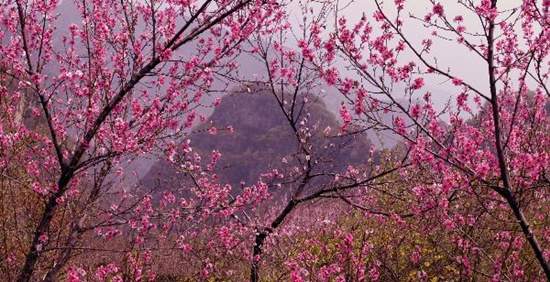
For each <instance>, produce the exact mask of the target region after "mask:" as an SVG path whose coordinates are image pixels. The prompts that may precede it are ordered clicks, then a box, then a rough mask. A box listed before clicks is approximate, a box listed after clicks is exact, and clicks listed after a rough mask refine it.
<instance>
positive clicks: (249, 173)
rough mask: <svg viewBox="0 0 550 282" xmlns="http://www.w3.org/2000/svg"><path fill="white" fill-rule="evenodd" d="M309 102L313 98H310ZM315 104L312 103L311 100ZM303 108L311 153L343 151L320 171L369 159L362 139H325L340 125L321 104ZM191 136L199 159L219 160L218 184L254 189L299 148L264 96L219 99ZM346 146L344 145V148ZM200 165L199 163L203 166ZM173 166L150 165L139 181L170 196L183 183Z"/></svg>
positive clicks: (282, 118) (329, 158)
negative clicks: (310, 129)
mask: <svg viewBox="0 0 550 282" xmlns="http://www.w3.org/2000/svg"><path fill="white" fill-rule="evenodd" d="M311 98H314V97H311ZM310 100H315V99H310ZM307 104H308V105H307V106H306V107H305V108H306V112H307V113H309V115H310V116H309V125H310V126H312V127H316V128H317V129H316V130H315V132H316V134H315V135H314V136H313V139H312V140H313V143H314V146H313V152H314V153H316V154H323V153H326V152H325V151H326V148H325V146H327V145H328V144H329V143H335V144H336V145H337V146H343V147H342V148H341V149H339V150H337V151H336V153H335V154H331V155H330V156H327V157H325V158H324V160H326V162H325V163H323V164H321V165H319V167H320V169H324V170H325V169H330V170H333V171H334V169H338V170H339V169H345V168H346V167H347V166H348V165H349V164H354V165H360V164H364V163H365V162H366V160H367V158H368V156H367V154H368V148H369V147H370V142H369V141H368V139H367V138H366V137H365V136H363V135H361V136H356V137H355V138H354V137H339V138H327V137H324V136H323V133H322V131H323V130H324V129H325V128H326V127H327V126H330V127H331V128H332V130H331V135H336V134H337V133H338V132H339V124H338V121H337V119H336V117H335V116H334V114H332V113H331V112H330V111H329V110H328V109H327V107H326V105H325V104H324V103H323V102H322V101H321V100H315V101H310V102H308V103H307ZM211 125H214V126H216V127H217V128H225V127H227V126H228V125H231V126H232V127H233V132H228V131H219V132H217V133H216V134H214V135H212V134H211V133H209V132H208V131H207V130H206V129H207V128H210V127H211ZM195 131H198V132H197V133H194V134H192V135H191V138H190V139H191V144H190V145H191V147H192V148H193V151H195V152H197V153H199V154H200V155H201V156H202V157H203V159H206V161H208V160H209V158H210V154H211V152H212V151H213V150H218V151H219V152H220V153H221V155H222V157H221V159H220V161H219V162H218V168H219V169H218V171H217V173H218V175H219V177H220V179H221V180H222V182H227V183H231V184H239V183H240V182H241V181H244V182H245V183H248V184H250V183H253V182H255V181H256V180H257V179H258V176H259V175H260V174H261V173H264V172H266V171H268V170H270V169H271V168H277V167H278V166H280V165H281V160H282V159H283V158H286V159H289V160H290V159H292V156H293V155H294V154H295V153H296V152H297V150H298V146H297V141H296V138H295V137H294V133H293V131H292V128H291V127H290V125H289V123H288V121H287V120H286V118H285V116H284V115H283V113H282V111H281V110H280V108H279V107H278V105H277V102H276V99H275V98H274V97H273V96H272V94H271V93H270V92H269V91H265V90H261V89H260V90H257V91H250V92H248V91H236V92H234V93H231V94H229V95H227V96H225V97H223V98H222V100H221V103H220V105H219V106H218V107H217V108H216V109H215V110H214V112H213V114H212V116H211V117H210V118H209V119H208V120H207V121H206V122H204V123H203V124H201V125H199V126H197V127H196V128H195ZM344 144H345V145H344ZM203 162H204V161H203ZM185 181H186V180H185V177H184V176H182V175H181V174H180V173H179V172H178V170H177V169H176V168H175V166H174V165H173V164H171V163H170V162H169V161H167V160H160V161H158V162H157V163H155V164H154V165H153V166H152V168H151V170H150V171H149V173H148V174H147V175H145V177H143V178H142V184H143V186H144V188H146V189H147V190H149V189H151V188H158V189H160V190H165V189H168V190H172V188H174V187H175V186H177V185H182V183H185Z"/></svg>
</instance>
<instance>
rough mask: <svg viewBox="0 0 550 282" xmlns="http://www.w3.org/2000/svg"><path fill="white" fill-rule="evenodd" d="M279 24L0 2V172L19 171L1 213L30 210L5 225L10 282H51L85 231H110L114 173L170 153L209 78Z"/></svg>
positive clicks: (188, 8) (173, 7) (97, 4)
mask: <svg viewBox="0 0 550 282" xmlns="http://www.w3.org/2000/svg"><path fill="white" fill-rule="evenodd" d="M66 14H76V16H75V17H76V18H75V19H69V20H67V19H63V16H64V15H66ZM280 16H281V12H280V11H279V6H278V4H276V3H275V2H273V1H251V0H250V1H249V0H243V1H232V0H229V1H212V0H206V1H137V2H132V1H130V2H128V1H126V2H114V1H74V3H72V1H64V2H63V3H59V2H58V1H32V0H28V1H26V0H25V1H23V0H21V1H20V0H17V1H3V2H2V3H0V19H1V20H0V25H1V28H0V42H1V46H0V70H1V72H0V76H1V82H2V84H1V85H0V98H1V104H0V105H1V110H0V112H1V113H2V114H1V120H0V122H1V126H0V144H1V146H0V158H1V159H0V170H2V177H3V179H4V177H5V179H11V180H13V179H15V180H17V177H16V175H9V174H10V173H11V172H13V171H14V170H13V168H14V166H22V167H21V168H20V169H19V172H20V173H21V174H22V175H25V178H24V180H23V178H19V179H20V180H21V181H20V182H21V183H19V184H20V185H19V186H18V187H20V189H22V190H24V193H25V195H27V197H25V198H14V200H13V203H12V204H13V205H16V206H18V207H23V206H26V205H27V203H31V202H32V203H36V205H35V206H33V207H32V210H33V211H34V212H33V213H32V214H30V216H29V217H25V219H23V218H22V217H21V215H18V214H15V213H14V214H13V216H14V217H15V218H16V219H17V220H15V221H14V222H16V223H14V224H16V225H15V226H11V228H15V229H16V230H17V228H21V229H20V230H21V233H19V234H18V235H15V236H18V237H21V238H23V239H21V240H20V241H19V246H20V248H19V249H2V251H3V252H5V255H6V257H7V259H6V260H5V261H6V262H7V263H9V265H11V266H10V267H8V268H7V269H11V270H12V271H15V272H16V273H18V276H17V280H18V281H29V280H31V279H35V278H36V277H37V276H36V275H41V276H42V275H45V277H46V280H48V281H51V280H55V279H57V277H58V275H59V273H60V272H61V271H62V270H63V268H64V267H65V265H66V264H67V262H68V260H69V259H70V258H71V255H72V253H73V251H74V250H75V246H76V245H77V243H78V242H80V240H81V239H82V238H83V236H84V234H86V232H87V231H90V230H97V228H100V227H103V228H106V227H109V226H111V227H112V226H113V225H116V224H115V223H113V222H104V221H101V222H100V223H98V222H97V221H95V220H96V219H98V216H101V215H102V214H104V212H102V211H103V210H105V208H106V205H107V206H108V203H109V202H111V203H113V204H115V206H116V204H117V203H118V204H120V202H121V201H126V202H127V201H129V200H128V196H121V195H124V194H127V192H128V190H127V189H120V188H117V187H116V185H113V182H112V181H113V177H115V176H116V174H114V172H115V171H118V172H117V173H119V174H120V173H122V171H121V166H120V163H121V162H122V161H125V160H128V159H131V158H133V157H134V156H137V155H140V154H143V153H146V152H151V151H152V150H154V149H158V148H160V149H161V150H163V151H167V152H171V151H174V150H175V149H176V148H174V146H175V145H174V144H178V143H179V142H175V141H176V140H178V138H180V137H181V136H183V135H184V132H185V130H186V128H190V127H191V126H192V125H193V122H194V117H195V116H196V114H195V112H194V110H195V109H196V107H198V106H200V105H201V101H203V96H204V95H206V93H207V90H208V88H209V87H210V86H211V85H212V82H213V76H214V75H215V74H216V73H218V72H222V71H224V72H225V71H227V70H229V69H231V68H234V67H235V63H234V61H233V58H234V57H235V56H237V55H238V54H239V52H240V51H239V50H240V49H239V48H240V47H239V46H240V44H241V42H242V41H243V40H245V39H246V38H247V37H248V36H249V35H250V34H251V33H252V32H254V31H257V30H258V29H262V30H263V32H270V31H269V30H270V28H269V26H270V24H271V21H272V20H273V19H276V18H277V17H280ZM62 20H64V22H63V21H62ZM67 21H69V23H68V24H66V22H67ZM59 23H61V24H59ZM4 113H6V114H4ZM15 180H13V181H15ZM113 193H114V194H118V195H119V196H113ZM130 198H131V197H130ZM27 201H28V202H27ZM117 201H118V202H117ZM133 201H134V202H135V203H143V201H142V200H133ZM130 206H131V205H130ZM114 209H115V210H116V208H114ZM146 210H147V209H145V208H142V209H141V210H140V211H141V213H144V212H146ZM127 211H128V212H130V211H133V210H132V209H130V207H128V208H127ZM142 215H143V214H139V216H142ZM21 221H23V222H21ZM101 223H103V224H104V225H105V226H103V225H101ZM119 224H120V223H119ZM23 227H24V228H23ZM119 231H120V230H119ZM115 233H116V232H115ZM3 263H4V259H3ZM111 270H112V269H111ZM111 270H106V272H109V271H111ZM72 273H73V274H74V272H72ZM10 277H12V278H11V279H15V277H14V276H10Z"/></svg>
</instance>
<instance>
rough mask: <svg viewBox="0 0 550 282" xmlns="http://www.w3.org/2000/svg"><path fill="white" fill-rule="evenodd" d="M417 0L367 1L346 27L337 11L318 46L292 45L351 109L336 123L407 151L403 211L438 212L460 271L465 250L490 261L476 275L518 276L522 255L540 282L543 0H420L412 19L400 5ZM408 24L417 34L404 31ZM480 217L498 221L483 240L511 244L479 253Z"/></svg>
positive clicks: (545, 132)
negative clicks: (368, 9)
mask: <svg viewBox="0 0 550 282" xmlns="http://www.w3.org/2000/svg"><path fill="white" fill-rule="evenodd" d="M501 2H502V3H501ZM518 2H519V1H518ZM417 4H418V3H416V2H415V3H413V2H412V1H408V2H407V1H401V0H396V1H391V2H390V1H384V3H382V1H374V6H373V8H374V12H373V13H372V15H371V16H367V15H364V16H363V17H362V18H361V19H359V20H358V21H357V22H352V20H351V19H349V18H346V17H345V16H341V17H340V16H339V15H337V16H338V18H337V22H336V23H335V26H334V30H333V31H332V32H331V33H329V34H328V35H326V34H325V35H324V33H326V31H324V30H323V27H322V26H318V25H314V26H313V27H312V28H311V31H312V32H313V33H316V34H317V40H318V41H319V42H321V43H319V44H315V40H314V41H313V44H312V43H311V42H306V41H304V42H302V44H301V45H300V47H301V48H302V52H303V53H304V54H310V56H309V60H310V61H311V62H312V63H313V64H315V65H316V66H317V67H318V71H319V72H320V73H321V74H322V75H323V76H324V78H325V81H326V82H327V83H328V84H330V85H333V86H334V87H336V88H337V89H338V90H339V91H340V92H341V93H342V94H343V97H344V98H345V99H346V100H347V101H348V107H350V108H352V109H353V112H352V113H351V114H349V113H348V112H347V111H345V110H343V111H342V116H343V119H344V121H349V122H353V121H354V120H357V121H361V122H362V124H371V125H374V126H375V127H376V128H377V129H378V130H382V131H386V132H390V133H391V134H393V135H394V136H399V137H400V138H401V140H402V146H403V147H404V148H408V149H410V155H409V156H408V157H409V158H410V160H411V162H412V164H413V165H412V166H411V167H410V168H408V169H407V173H406V174H404V175H403V177H404V178H409V177H411V178H410V182H409V183H410V184H409V187H408V191H409V193H410V195H413V196H414V199H411V201H412V202H411V204H414V205H411V206H412V208H413V210H415V209H416V213H420V212H421V210H422V209H426V208H428V209H433V211H431V212H428V213H426V214H425V216H434V217H435V218H439V219H440V220H441V223H440V224H441V226H445V228H446V229H447V231H449V232H452V233H454V235H453V236H454V237H450V240H452V242H455V244H458V247H459V248H461V249H462V250H463V251H464V252H465V253H463V254H462V255H460V256H457V260H459V261H460V264H461V265H462V266H463V267H465V268H466V269H467V271H465V272H464V273H463V275H472V267H471V264H470V262H471V260H472V258H473V256H471V255H470V256H468V255H466V253H469V252H470V251H471V250H474V253H475V252H477V253H481V254H483V255H482V256H483V257H485V259H486V260H487V261H488V264H491V265H492V267H491V268H492V270H491V272H482V273H483V274H484V276H486V277H487V278H492V279H495V280H499V279H502V278H505V277H508V279H513V278H511V277H515V278H518V277H522V276H523V275H525V273H526V272H525V270H526V269H527V268H529V266H530V265H529V263H528V261H530V260H532V259H533V260H535V261H537V263H538V266H539V269H538V270H532V269H531V271H530V274H529V275H530V277H540V278H541V279H543V277H546V279H550V267H549V264H548V260H549V259H550V249H548V246H549V240H550V238H549V237H548V225H547V222H548V221H547V214H546V212H547V209H546V208H545V207H546V206H547V202H546V199H547V197H548V184H549V182H548V173H549V169H550V166H549V164H550V162H549V158H550V152H549V150H548V148H549V146H548V144H549V142H550V139H549V136H550V135H549V132H550V128H549V127H548V126H549V120H548V119H549V117H548V116H549V115H548V112H547V111H548V101H549V98H550V93H549V92H548V79H549V78H548V76H549V72H550V70H549V67H548V66H549V60H548V50H549V45H548V44H549V42H550V41H549V40H548V36H549V33H548V30H549V29H548V27H549V24H550V22H549V8H550V7H549V6H550V3H549V2H548V1H522V2H519V3H516V4H517V5H516V6H514V7H511V8H510V7H506V8H503V7H502V6H504V4H505V3H504V1H497V0H482V1H458V3H448V4H445V1H433V0H429V1H425V3H424V4H426V5H427V6H428V7H429V10H427V11H426V12H425V14H422V15H418V14H415V13H413V12H410V11H409V10H408V9H410V8H411V7H412V6H413V5H417ZM507 4H509V3H507ZM449 7H452V8H449ZM344 11H345V10H344ZM344 14H345V12H342V15H344ZM467 21H475V24H474V23H473V22H467ZM415 24H419V26H420V30H421V31H422V32H421V33H420V32H418V31H417V32H412V31H411V29H409V28H410V26H414V25H415ZM327 37H328V39H327ZM438 44H439V45H438ZM445 44H447V45H445ZM448 44H452V45H455V46H456V47H454V48H456V50H457V51H456V52H457V56H467V57H468V58H472V61H474V62H477V63H479V65H480V66H482V67H483V68H484V69H485V70H486V71H485V74H484V75H485V77H486V80H485V82H484V84H483V85H476V83H475V82H473V80H474V79H473V78H472V77H469V76H468V75H467V74H462V75H460V74H459V73H460V72H459V71H457V70H456V69H455V68H453V65H452V64H447V65H446V64H445V62H447V61H448V60H447V61H445V60H444V59H445V55H444V53H443V52H442V51H443V50H442V49H441V48H445V47H443V46H448ZM438 46H439V47H438ZM342 64H344V65H345V66H346V68H347V69H348V70H353V71H352V72H351V73H350V72H349V71H345V70H344V69H343V68H339V67H338V66H341V65H342ZM433 81H438V83H442V84H443V85H445V86H446V89H447V90H446V91H447V92H449V93H451V95H449V96H447V97H446V99H448V102H447V103H446V104H445V105H444V106H436V102H435V101H434V97H433V96H434V95H438V96H439V97H440V96H441V95H442V94H440V93H437V92H436V91H434V93H431V91H429V90H427V87H429V86H430V85H429V84H430V83H433ZM388 116H392V118H391V119H390V120H388V119H387V118H386V117H388ZM421 179H423V180H421ZM457 198H458V200H457ZM452 199H454V200H453V201H450V200H452ZM474 203H475V205H473V204H474ZM472 205H473V206H472ZM476 206H477V207H478V208H477V209H476V208H474V207H476ZM457 207H458V208H457ZM460 207H462V208H460ZM486 216H491V217H494V219H497V220H496V223H494V222H493V223H492V224H495V225H496V226H500V227H497V228H496V230H494V231H492V232H488V233H485V235H483V236H489V238H492V240H491V241H489V242H491V244H493V245H494V246H502V245H499V244H501V243H499V242H502V241H506V240H512V241H514V244H506V245H505V246H506V248H503V249H501V250H500V251H499V250H493V251H491V252H490V253H489V252H485V251H484V250H482V249H483V244H480V243H481V239H480V237H477V236H478V235H480V234H482V233H483V231H481V230H484V229H485V228H490V227H489V226H490V225H489V223H488V222H489V220H485V219H484V218H485V217H486ZM492 224H491V225H492ZM504 226H506V227H504ZM430 230H432V231H433V229H426V230H424V232H425V233H426V234H430V232H431V231H430ZM466 230H477V231H466ZM453 238H454V239H453ZM459 239H460V240H459ZM526 250H528V251H529V252H527V251H526ZM484 252H485V253H484ZM510 254H514V255H510ZM519 254H522V255H519ZM474 270H476V271H479V270H478V269H474Z"/></svg>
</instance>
